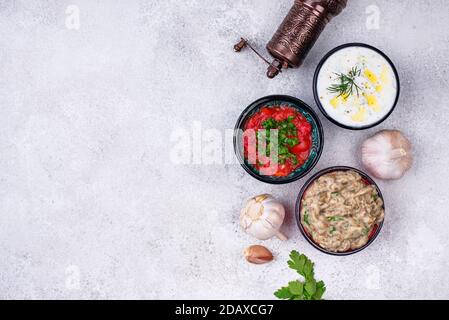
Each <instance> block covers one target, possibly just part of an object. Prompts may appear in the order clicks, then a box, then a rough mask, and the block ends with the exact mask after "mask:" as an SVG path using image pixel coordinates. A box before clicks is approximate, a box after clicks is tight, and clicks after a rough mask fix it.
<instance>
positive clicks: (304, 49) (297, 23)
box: [234, 0, 347, 79]
mask: <svg viewBox="0 0 449 320" xmlns="http://www.w3.org/2000/svg"><path fill="white" fill-rule="evenodd" d="M346 4H347V0H295V3H294V5H293V7H292V8H291V9H290V12H289V13H288V14H287V16H286V17H285V19H284V21H283V22H282V24H281V25H280V26H279V28H278V30H277V31H276V33H275V34H274V36H273V38H271V40H270V42H268V44H267V50H268V52H269V53H270V54H271V56H272V57H273V58H274V60H273V61H272V62H271V63H270V62H269V61H268V60H267V59H265V58H264V57H263V56H262V55H261V54H259V53H258V52H257V51H256V50H255V49H254V48H253V47H252V46H251V45H250V44H249V43H248V41H247V40H246V39H243V38H242V39H241V40H240V42H239V43H237V44H236V45H235V46H234V49H235V51H236V52H239V51H241V50H242V49H243V48H244V47H246V46H248V47H249V48H250V49H251V50H253V51H254V52H255V53H256V54H257V55H258V56H259V57H260V58H261V59H262V60H264V61H265V62H266V63H267V64H268V65H269V66H268V70H267V76H268V78H270V79H271V78H274V77H276V76H277V75H278V74H279V72H282V69H287V68H298V67H300V66H301V64H302V62H303V61H304V59H305V58H306V56H307V54H308V53H309V51H310V49H311V48H312V47H313V45H314V44H315V42H316V40H317V39H318V37H319V36H320V34H321V32H322V31H323V30H324V28H325V27H326V25H327V23H328V22H329V21H330V20H331V19H332V18H333V17H335V16H336V15H338V14H340V13H341V11H342V10H343V9H344V8H345V7H346Z"/></svg>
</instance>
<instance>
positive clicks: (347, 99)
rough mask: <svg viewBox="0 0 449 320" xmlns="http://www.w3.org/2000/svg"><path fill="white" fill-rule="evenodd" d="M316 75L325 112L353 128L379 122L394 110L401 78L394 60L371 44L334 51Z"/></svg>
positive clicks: (318, 91) (318, 93) (317, 93)
mask: <svg viewBox="0 0 449 320" xmlns="http://www.w3.org/2000/svg"><path fill="white" fill-rule="evenodd" d="M318 72H319V73H318V75H317V78H316V95H317V96H318V99H319V102H320V104H321V107H322V109H324V110H323V111H324V112H325V114H327V116H328V117H330V118H331V119H333V120H334V121H335V122H337V123H339V124H341V125H343V126H347V127H350V128H356V129H357V128H364V127H370V126H372V125H375V124H378V123H380V122H381V121H382V120H384V119H385V118H386V117H387V116H388V115H389V113H390V111H391V110H392V109H393V107H394V105H395V103H396V100H397V96H398V83H399V82H398V79H397V76H396V72H395V70H394V67H393V66H392V64H391V62H389V61H388V60H387V58H385V57H384V56H383V55H382V54H380V53H379V52H377V51H376V50H375V49H371V48H370V47H369V46H368V47H365V46H356V45H354V46H346V47H342V49H339V50H337V51H335V52H334V53H333V54H331V55H330V56H329V57H328V58H327V59H326V60H325V61H324V63H323V64H322V65H321V68H320V69H319V71H318Z"/></svg>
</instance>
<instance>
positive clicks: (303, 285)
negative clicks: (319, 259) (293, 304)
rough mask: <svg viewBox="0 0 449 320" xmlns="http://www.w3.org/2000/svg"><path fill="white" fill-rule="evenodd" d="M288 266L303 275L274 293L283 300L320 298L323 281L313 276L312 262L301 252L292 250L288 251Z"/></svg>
mask: <svg viewBox="0 0 449 320" xmlns="http://www.w3.org/2000/svg"><path fill="white" fill-rule="evenodd" d="M288 266H289V267H290V268H291V269H293V270H295V271H296V272H297V273H298V274H300V275H301V276H303V277H304V282H302V281H300V280H294V281H290V282H289V283H288V286H287V287H282V288H280V289H279V290H277V291H276V292H275V293H274V295H275V296H276V297H277V298H279V299H284V300H321V299H322V297H323V294H324V292H325V291H326V287H325V285H324V282H323V281H318V282H317V280H316V279H315V277H314V271H313V262H312V261H311V260H310V259H309V258H307V257H306V256H305V255H303V254H299V253H298V252H297V251H295V250H293V251H292V252H291V253H290V260H289V261H288Z"/></svg>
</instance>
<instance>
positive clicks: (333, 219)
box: [327, 216, 345, 221]
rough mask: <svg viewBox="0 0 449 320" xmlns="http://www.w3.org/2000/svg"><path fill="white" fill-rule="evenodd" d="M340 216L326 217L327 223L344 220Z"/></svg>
mask: <svg viewBox="0 0 449 320" xmlns="http://www.w3.org/2000/svg"><path fill="white" fill-rule="evenodd" d="M344 219H345V218H343V217H342V216H333V217H327V221H341V220H344Z"/></svg>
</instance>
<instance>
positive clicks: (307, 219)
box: [303, 211, 310, 226]
mask: <svg viewBox="0 0 449 320" xmlns="http://www.w3.org/2000/svg"><path fill="white" fill-rule="evenodd" d="M303 220H304V222H305V223H306V224H307V225H308V226H310V222H309V213H308V212H307V211H304V218H303Z"/></svg>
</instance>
